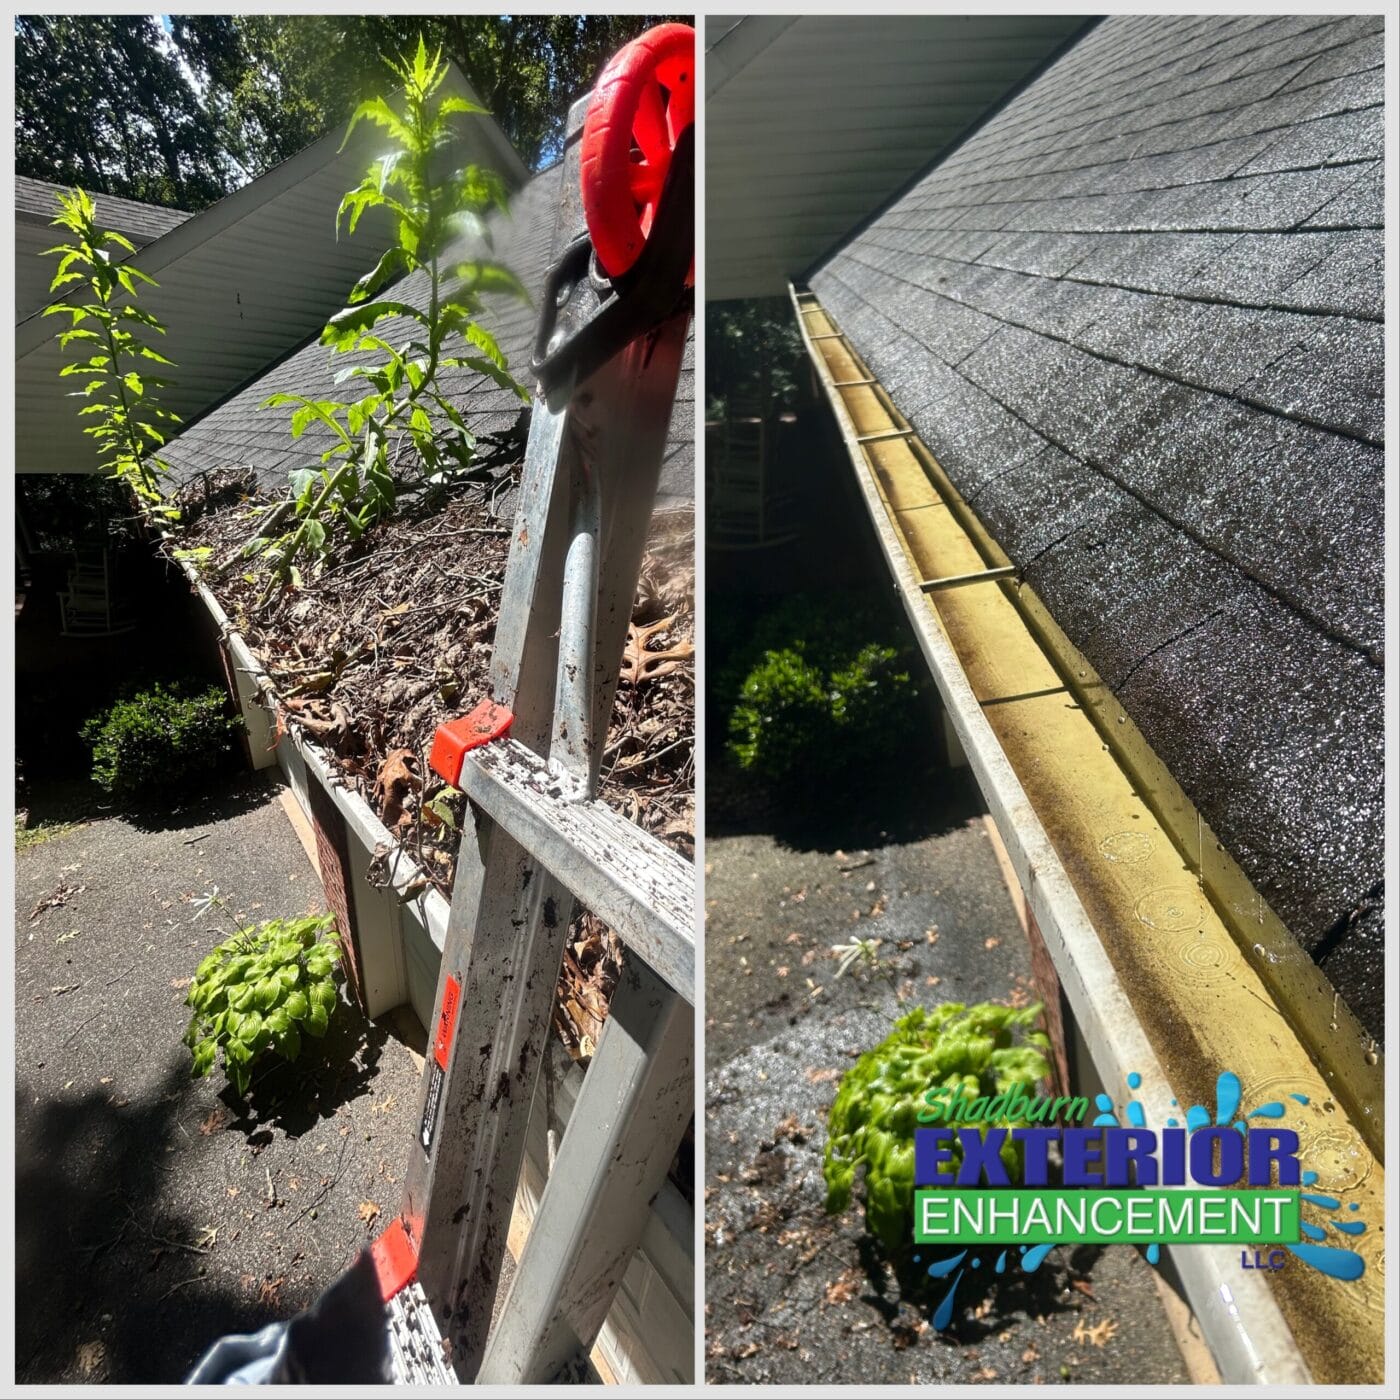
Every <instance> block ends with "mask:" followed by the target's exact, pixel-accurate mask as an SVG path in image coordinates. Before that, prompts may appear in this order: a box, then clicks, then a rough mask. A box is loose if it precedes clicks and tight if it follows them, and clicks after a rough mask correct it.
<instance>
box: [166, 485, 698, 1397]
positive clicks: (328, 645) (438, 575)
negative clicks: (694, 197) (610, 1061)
mask: <svg viewBox="0 0 1400 1400" xmlns="http://www.w3.org/2000/svg"><path fill="white" fill-rule="evenodd" d="M247 487H248V483H247V482H246V479H245V478H244V477H243V476H242V474H240V473H236V472H221V473H214V474H211V477H210V478H209V479H207V480H205V481H201V482H199V483H197V485H196V486H195V487H193V488H189V487H187V488H186V495H187V497H189V496H190V495H191V493H192V492H193V491H198V493H199V495H198V496H196V497H194V499H195V500H197V501H201V502H202V503H203V504H201V505H197V506H196V508H195V509H194V510H192V511H191V510H189V505H190V503H191V502H190V501H189V500H188V499H187V501H186V511H187V519H189V526H188V528H187V529H186V530H185V531H183V532H182V534H181V536H180V537H179V540H178V551H177V550H176V548H175V545H176V543H177V542H176V541H175V540H174V539H172V538H169V537H167V540H166V549H165V552H166V553H167V555H169V556H170V557H172V558H173V560H174V562H175V563H176V565H177V566H178V567H179V568H180V570H181V571H182V573H183V574H184V575H185V577H186V578H187V579H188V581H189V583H190V586H191V588H192V589H193V591H194V592H195V593H196V594H197V595H198V597H199V598H200V601H201V602H202V603H203V605H204V607H205V608H206V609H207V610H208V612H209V615H210V617H211V618H212V619H213V622H214V625H215V628H216V630H217V633H218V637H219V641H220V649H221V654H222V656H223V658H224V663H225V668H226V673H227V677H228V681H229V686H230V689H231V691H232V692H233V693H234V695H235V696H236V697H237V700H238V703H239V707H240V710H241V712H242V715H243V719H244V723H245V726H246V729H247V738H248V747H249V755H250V759H251V762H252V764H253V766H254V767H255V768H269V767H273V766H278V767H280V768H281V770H282V773H283V776H284V777H285V779H286V781H287V783H288V785H289V786H290V788H291V789H292V791H293V792H294V793H295V795H296V797H297V801H298V803H299V804H300V806H301V808H302V810H303V811H304V812H305V813H306V815H307V817H308V820H309V821H310V823H311V825H312V827H313V829H314V831H315V834H316V846H317V856H318V863H319V866H320V873H321V878H322V883H323V886H324V888H325V893H326V898H327V901H328V903H329V904H330V906H331V907H332V908H333V909H334V911H335V912H336V914H337V917H338V919H339V920H340V922H341V926H342V927H343V928H345V929H346V931H347V932H348V934H349V937H348V939H347V952H348V954H349V960H350V962H351V967H350V969H349V971H350V974H351V982H352V985H353V986H354V987H355V989H356V993H357V995H358V997H359V999H360V1001H361V1003H362V1005H363V1007H364V1009H365V1012H366V1014H367V1015H369V1016H380V1015H383V1014H384V1013H386V1012H388V1011H390V1010H392V1009H393V1008H394V1007H396V1006H399V1005H402V1004H403V1003H405V1002H407V1003H408V1004H409V1005H411V1006H412V1007H413V1009H414V1011H415V1013H416V1015H417V1016H418V1019H419V1021H420V1022H422V1023H423V1024H425V1025H427V1024H431V1021H432V1011H433V996H434V991H435V988H436V984H437V975H438V962H439V959H440V956H441V951H442V947H443V944H444V940H445V938H446V933H447V922H448V914H449V908H450V906H449V896H450V892H451V882H452V875H453V870H454V867H455V856H456V849H457V841H458V836H459V830H458V823H459V822H460V821H461V820H462V819H463V818H464V817H465V816H466V814H465V812H464V810H463V799H462V798H461V796H460V794H455V793H454V791H453V790H452V789H444V788H443V785H441V784H440V783H439V782H438V780H437V779H436V778H435V777H433V776H432V774H431V769H430V768H429V767H428V764H427V762H426V756H425V751H426V749H427V748H428V747H429V746H430V745H431V741H432V735H433V733H434V732H435V730H436V728H437V725H438V724H439V723H440V722H441V721H442V720H444V719H448V718H453V717H455V716H456V715H458V714H460V713H462V712H464V711H465V710H466V709H469V708H470V706H471V704H472V703H473V699H474V698H475V696H474V695H473V687H474V685H476V684H477V683H479V684H480V685H482V686H483V687H484V682H485V675H486V668H487V664H488V663H489V660H490V643H491V639H492V637H493V635H494V631H495V617H496V594H497V589H498V587H499V582H500V578H501V576H502V574H503V572H504V567H505V556H506V552H507V546H508V540H507V539H506V538H505V536H507V535H508V533H509V531H508V529H507V528H505V527H504V526H502V525H501V524H499V523H498V521H497V519H496V517H495V516H494V514H493V513H492V511H491V500H490V498H489V496H488V497H487V498H480V499H479V498H477V497H476V496H475V495H458V496H455V497H453V498H450V499H449V500H448V501H447V502H446V504H445V505H444V506H443V508H442V509H440V510H437V511H435V512H433V513H431V514H427V513H424V514H423V515H422V516H420V517H419V518H417V519H414V518H413V517H412V516H410V517H408V519H407V520H406V519H405V517H404V516H400V517H396V519H395V520H393V521H391V522H388V525H387V527H380V529H379V530H378V531H376V532H371V535H369V536H367V537H366V539H365V541H362V542H361V543H360V544H359V546H352V547H350V548H349V549H348V550H346V551H345V552H344V554H343V556H340V557H332V558H331V559H330V560H329V561H328V562H327V567H326V569H325V570H324V571H323V573H322V574H321V576H320V577H319V578H317V579H311V580H308V582H307V585H306V587H305V588H304V590H302V591H301V592H300V593H298V594H296V595H291V597H290V601H288V600H283V601H282V602H280V603H279V604H277V605H275V607H274V608H273V609H272V610H271V611H270V612H269V613H267V614H265V615H262V616H261V617H260V619H259V620H258V621H257V623H256V625H253V621H252V620H253V618H254V617H258V614H256V612H255V611H254V609H253V606H252V604H253V600H254V599H255V598H256V597H257V594H258V592H259V591H260V588H261V581H260V580H255V579H254V578H253V577H252V576H251V575H247V576H245V575H243V574H241V573H237V572H234V571H232V570H229V569H223V570H220V571H219V577H218V579H217V580H215V586H217V587H219V589H220V591H221V592H222V593H224V594H225V595H226V600H227V607H228V608H233V609H235V610H238V611H240V612H242V613H244V614H245V616H244V617H241V618H240V621H243V622H244V623H245V626H243V627H240V626H238V625H235V623H234V621H233V620H232V619H231V618H230V616H229V612H228V610H226V604H225V601H221V600H220V598H219V597H216V596H215V594H214V592H213V591H212V589H211V587H210V584H209V582H207V581H206V579H205V577H204V576H203V574H204V572H205V571H206V570H209V569H210V567H211V564H212V563H213V561H215V560H225V559H227V558H229V557H230V550H233V551H234V552H235V553H236V548H237V546H238V545H241V543H242V541H243V539H244V538H246V536H247V535H248V534H249V533H250V527H249V519H250V516H251V515H253V514H256V513H258V512H260V511H261V510H263V509H265V508H266V506H267V502H266V501H265V500H261V501H260V500H258V499H256V498H255V497H253V496H252V495H251V493H250V492H249V491H248V489H247ZM501 494H502V495H503V496H506V499H507V500H508V494H507V492H502V493H501ZM505 510H506V511H507V514H508V512H509V505H508V504H507V505H506V506H505ZM191 517H192V518H191ZM390 530H392V531H394V535H393V537H391V536H390V534H389V531H390ZM692 538H693V528H692V525H691V518H690V515H689V513H688V512H673V513H671V514H670V515H668V516H659V517H658V520H657V522H656V524H655V526H654V530H653V547H652V550H651V553H650V555H649V558H648V564H647V567H646V569H645V571H644V575H643V585H642V589H641V592H640V596H639V599H638V603H637V607H636V610H635V612H634V621H633V626H632V628H631V631H630V633H629V644H628V650H627V653H626V656H625V657H624V667H625V672H624V684H623V685H622V686H620V687H619V690H618V697H619V698H618V703H617V709H616V711H615V715H614V723H613V726H612V729H611V731H610V734H609V754H610V756H611V764H610V766H609V768H608V769H607V770H606V771H605V782H604V791H605V792H606V793H608V795H609V796H610V798H611V799H612V801H613V803H614V805H615V806H616V807H618V808H619V810H621V811H622V812H623V813H624V814H625V815H627V816H628V817H630V818H631V819H632V820H634V821H639V824H640V825H643V826H646V827H648V828H649V829H651V830H654V831H657V833H658V834H660V835H662V837H663V839H666V840H668V842H669V843H670V844H672V845H673V846H675V847H676V848H677V849H678V850H679V851H680V852H681V853H682V854H684V855H686V856H687V857H688V856H690V855H691V853H692V849H693V830H694V818H693V811H694V806H693V778H692V776H691V775H692V773H693V736H694V725H693V703H692V698H691V692H692V691H693V644H692V643H691V641H690V637H691V634H692V628H693V622H692V618H693V574H692V573H690V572H689V565H688V561H689V559H690V557H691V544H692ZM444 593H446V594H447V595H448V596H446V597H445V598H444V596H443V595H444ZM410 642H411V643H412V646H411V647H410V645H409V643H410ZM424 774H426V775H428V776H427V779H426V781H425V780H424V778H423V777H422V775H424ZM468 819H469V818H468ZM619 956H621V949H620V945H619V944H618V942H617V940H616V938H615V936H614V935H613V934H612V933H611V932H610V931H609V930H607V929H606V928H604V927H603V926H602V925H601V924H600V923H598V921H597V920H595V919H593V918H592V916H591V915H585V916H583V917H581V918H580V919H579V920H578V921H576V926H575V929H574V936H573V937H572V938H571V939H570V941H569V944H568V945H567V946H566V952H565V966H564V969H563V974H562V976H561V981H560V988H559V995H558V998H557V1000H556V1008H555V1027H556V1030H557V1032H558V1036H557V1042H558V1043H556V1044H554V1045H553V1046H552V1049H551V1053H550V1055H549V1056H548V1057H547V1059H546V1063H545V1067H544V1073H542V1074H541V1077H540V1080H539V1086H538V1087H539V1093H538V1095H537V1098H536V1101H535V1112H534V1116H533V1118H532V1123H531V1128H530V1135H529V1136H530V1142H529V1148H528V1151H527V1156H526V1162H525V1166H524V1168H523V1170H522V1177H521V1181H520V1183H519V1186H518V1189H517V1199H516V1207H515V1217H516V1218H515V1222H514V1223H513V1225H512V1242H513V1244H515V1245H516V1246H517V1248H518V1245H519V1243H520V1242H521V1241H522V1240H523V1230H524V1229H525V1227H526V1226H527V1225H528V1221H529V1220H530V1218H531V1217H532V1216H533V1213H534V1210H535V1208H536V1207H537V1206H538V1203H539V1199H540V1196H541V1194H542V1192H543V1187H544V1182H545V1180H546V1179H547V1177H548V1172H549V1166H550V1164H551V1161H552V1156H553V1144H554V1143H555V1142H556V1141H557V1140H558V1138H559V1136H560V1135H561V1134H562V1132H563V1128H564V1124H565V1123H566V1122H567V1117H568V1109H569V1107H570V1106H571V1105H572V1103H573V1100H574V1098H575V1097H576V1095H577V1092H578V1088H579V1085H580V1084H581V1083H582V1079H583V1066H582V1065H581V1064H579V1063H578V1061H580V1060H584V1061H586V1060H587V1059H588V1058H589V1056H590V1055H591V1054H592V1052H593V1049H594V1048H595V1046H596V1044H597V1039H598V1036H599V1035H600V1033H601V1030H602V1025H603V1023H604V1021H605V1019H606V1016H607V1005H608V999H609V996H610V993H611V990H612V987H613V985H615V982H616V978H617V973H618V968H619V963H618V958H619ZM632 1270H633V1272H635V1273H636V1274H637V1277H636V1278H635V1279H634V1280H633V1282H634V1283H635V1284H636V1287H634V1288H632V1289H631V1290H630V1296H629V1290H628V1289H624V1290H621V1291H620V1292H619V1294H618V1298H617V1302H616V1303H615V1305H614V1308H613V1311H612V1313H611V1314H610V1315H609V1320H608V1322H607V1324H605V1326H604V1329H603V1331H602V1333H601V1334H600V1336H599V1341H598V1346H597V1348H596V1349H595V1362H601V1363H602V1368H603V1369H605V1371H606V1372H610V1373H611V1374H612V1375H613V1376H614V1377H615V1378H617V1379H633V1380H639V1381H650V1382H662V1381H667V1380H672V1379H674V1378H675V1376H676V1375H680V1374H687V1373H688V1372H689V1370H690V1368H691V1364H692V1358H691V1357H690V1356H689V1354H688V1353H687V1354H686V1355H684V1356H681V1355H680V1354H679V1352H677V1353H676V1354H675V1355H672V1354H671V1353H672V1352H674V1351H676V1347H677V1345H678V1343H677V1338H679V1337H682V1335H683V1334H682V1333H681V1332H677V1331H676V1330H675V1329H674V1328H673V1327H670V1326H668V1325H666V1322H665V1319H667V1318H668V1317H669V1316H670V1314H672V1313H674V1312H675V1311H676V1310H679V1312H680V1314H682V1315H685V1316H689V1315H690V1314H691V1311H692V1309H693V1301H694V1299H693V1292H694V1242H693V1203H692V1202H690V1201H689V1200H687V1199H686V1197H685V1195H684V1194H683V1193H682V1191H681V1190H680V1189H678V1187H677V1185H676V1183H675V1182H674V1181H673V1180H668V1181H667V1182H666V1183H665V1185H664V1187H663V1189H662V1191H661V1193H660V1195H659V1196H658V1197H657V1199H656V1201H655V1202H653V1205H652V1210H651V1213H650V1216H649V1218H648V1221H647V1225H646V1227H645V1230H644V1233H643V1237H642V1241H641V1246H640V1248H639V1252H638V1256H637V1258H636V1259H635V1260H634V1262H633V1265H632ZM641 1300H647V1301H646V1302H645V1306H643V1302H642V1301H641ZM685 1335H688V1334H685Z"/></svg>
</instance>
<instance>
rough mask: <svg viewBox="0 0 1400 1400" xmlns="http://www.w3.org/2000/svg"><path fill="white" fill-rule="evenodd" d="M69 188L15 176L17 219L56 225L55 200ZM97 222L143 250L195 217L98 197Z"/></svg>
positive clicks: (115, 197) (112, 196)
mask: <svg viewBox="0 0 1400 1400" xmlns="http://www.w3.org/2000/svg"><path fill="white" fill-rule="evenodd" d="M66 188H67V186H65V185H52V184H50V183H49V182H48V181H47V180H36V179H34V178H33V177H32V176H29V175H16V176H15V216H16V217H17V218H19V219H22V220H24V221H26V222H27V223H34V224H48V223H52V222H53V216H54V212H55V203H54V199H55V196H56V195H58V194H59V193H61V192H62V191H63V190H65V189H66ZM92 199H93V203H94V204H96V206H97V221H98V223H100V224H102V225H103V227H105V228H113V229H116V231H117V232H118V233H124V234H125V235H126V236H127V237H128V238H129V239H130V240H131V241H132V242H133V243H135V244H136V246H137V247H138V248H139V247H141V246H142V245H144V244H146V243H153V242H154V241H155V240H156V239H157V238H159V237H160V236H161V234H163V233H169V232H170V230H171V229H173V228H174V227H175V226H176V225H177V224H182V223H184V222H185V220H186V219H188V218H190V217H191V216H190V215H189V214H187V213H185V211H184V210H182V209H166V208H163V207H162V206H161V205H158V204H140V203H138V202H137V201H136V200H134V199H122V198H121V196H119V195H115V194H95V195H93V196H92Z"/></svg>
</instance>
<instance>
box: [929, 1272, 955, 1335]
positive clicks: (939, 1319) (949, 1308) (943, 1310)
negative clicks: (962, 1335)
mask: <svg viewBox="0 0 1400 1400" xmlns="http://www.w3.org/2000/svg"><path fill="white" fill-rule="evenodd" d="M961 1282H962V1272H961V1271H959V1273H958V1276H957V1278H955V1279H954V1280H953V1283H952V1286H951V1287H950V1288H949V1289H948V1291H947V1293H945V1294H944V1295H943V1301H942V1302H941V1303H940V1304H939V1305H938V1310H937V1312H935V1313H934V1315H933V1325H934V1326H935V1327H936V1328H938V1330H939V1331H940V1332H941V1331H942V1330H943V1329H944V1328H945V1327H946V1326H947V1325H948V1324H949V1323H950V1322H951V1321H952V1320H953V1301H954V1299H955V1298H956V1297H957V1296H958V1284H960V1283H961Z"/></svg>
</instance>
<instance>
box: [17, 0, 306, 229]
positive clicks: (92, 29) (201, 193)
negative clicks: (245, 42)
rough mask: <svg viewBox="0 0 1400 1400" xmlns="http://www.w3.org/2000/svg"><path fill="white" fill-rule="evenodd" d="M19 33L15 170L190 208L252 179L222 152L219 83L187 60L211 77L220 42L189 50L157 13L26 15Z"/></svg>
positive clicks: (207, 19)
mask: <svg viewBox="0 0 1400 1400" xmlns="http://www.w3.org/2000/svg"><path fill="white" fill-rule="evenodd" d="M212 19H213V17H200V18H199V19H197V20H196V21H195V23H196V24H199V25H202V26H207V25H208V24H209V23H210V22H211V20H212ZM224 23H225V24H227V20H225V21H224ZM181 24H182V21H181V20H179V19H178V18H177V19H173V20H172V25H173V27H174V29H175V31H176V33H177V34H178V33H179V31H180V27H181ZM14 26H15V69H14V78H15V81H14V97H15V170H16V173H18V174H20V175H30V176H34V177H36V178H37V179H40V180H48V181H50V182H51V183H53V184H57V185H81V186H82V187H83V188H84V189H86V190H89V191H92V192H93V193H101V194H116V195H123V196H125V197H126V198H128V199H137V200H141V201H143V202H144V203H148V204H160V205H166V206H168V207H170V208H174V209H186V210H196V209H202V208H204V206H205V205H207V204H211V203H213V201H214V200H216V199H218V198H219V197H220V196H221V195H223V194H226V193H227V192H228V191H229V190H230V189H233V188H235V186H236V185H237V184H240V183H242V181H241V180H240V179H239V178H238V172H237V167H236V165H235V163H234V162H232V161H231V160H230V159H229V158H228V156H227V154H226V153H225V151H224V150H223V149H221V137H220V131H219V120H218V107H219V105H220V104H219V101H218V96H217V94H218V87H217V84H214V85H211V86H209V87H208V90H207V95H203V94H201V91H200V89H199V88H198V87H196V85H195V83H194V82H192V81H191V69H190V68H189V67H186V66H185V65H182V62H181V59H182V56H184V57H187V58H189V59H192V60H193V67H194V68H196V69H202V70H203V73H202V76H205V77H206V78H207V76H208V69H207V67H206V64H207V62H208V61H209V55H210V53H211V52H212V46H210V45H206V49H205V51H197V50H193V49H192V50H190V51H189V53H188V54H186V55H182V53H181V51H180V49H179V46H178V45H177V44H175V43H172V42H171V39H172V38H173V37H175V36H174V35H172V36H170V37H167V36H166V35H165V33H164V32H163V31H162V29H161V25H160V21H159V18H158V17H157V16H155V15H97V14H92V15H34V14H23V15H17V16H16V17H15V20H14ZM317 134H318V135H319V134H320V133H317ZM288 154H291V152H289V153H288Z"/></svg>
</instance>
